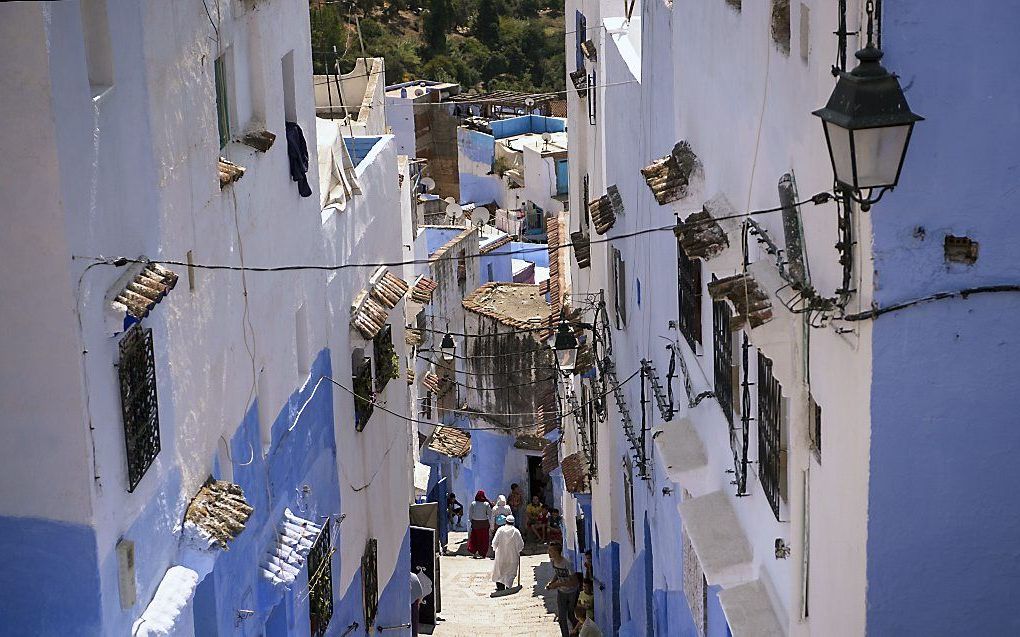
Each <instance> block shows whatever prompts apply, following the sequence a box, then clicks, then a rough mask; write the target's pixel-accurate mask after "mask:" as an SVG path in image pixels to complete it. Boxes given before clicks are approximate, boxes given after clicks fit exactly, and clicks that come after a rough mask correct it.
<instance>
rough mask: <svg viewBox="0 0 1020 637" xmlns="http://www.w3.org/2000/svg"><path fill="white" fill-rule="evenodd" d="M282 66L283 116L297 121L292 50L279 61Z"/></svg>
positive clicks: (289, 120) (290, 120)
mask: <svg viewBox="0 0 1020 637" xmlns="http://www.w3.org/2000/svg"><path fill="white" fill-rule="evenodd" d="M280 65H281V66H282V67H283V118H284V120H285V121H288V122H297V103H296V97H295V96H296V94H297V91H296V90H295V88H294V51H289V52H288V53H287V55H284V56H283V59H282V60H281V61H280Z"/></svg>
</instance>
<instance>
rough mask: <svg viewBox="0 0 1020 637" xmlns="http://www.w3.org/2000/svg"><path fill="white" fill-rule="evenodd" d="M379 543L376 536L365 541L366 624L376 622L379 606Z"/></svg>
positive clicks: (369, 624)
mask: <svg viewBox="0 0 1020 637" xmlns="http://www.w3.org/2000/svg"><path fill="white" fill-rule="evenodd" d="M378 559H379V543H378V541H377V540H376V539H375V538H374V537H370V538H368V542H366V543H365V554H364V555H362V556H361V585H362V593H363V601H364V609H365V626H366V627H368V626H372V625H373V624H374V623H375V614H376V610H378V608H379V566H378Z"/></svg>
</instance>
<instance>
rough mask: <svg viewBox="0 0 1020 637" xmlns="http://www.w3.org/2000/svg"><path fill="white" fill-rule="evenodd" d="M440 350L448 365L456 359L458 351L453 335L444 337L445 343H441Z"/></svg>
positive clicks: (448, 334)
mask: <svg viewBox="0 0 1020 637" xmlns="http://www.w3.org/2000/svg"><path fill="white" fill-rule="evenodd" d="M439 349H440V350H442V352H443V360H444V361H446V362H447V363H449V362H451V361H452V360H453V359H454V356H455V354H454V352H456V351H457V343H456V342H455V341H454V340H453V334H450V333H449V332H447V333H446V336H444V337H443V342H442V343H440V345H439Z"/></svg>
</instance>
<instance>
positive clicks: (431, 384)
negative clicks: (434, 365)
mask: <svg viewBox="0 0 1020 637" xmlns="http://www.w3.org/2000/svg"><path fill="white" fill-rule="evenodd" d="M421 384H422V386H424V387H425V389H427V390H428V391H430V392H432V393H433V394H438V393H439V374H435V373H433V372H425V375H424V376H422V377H421Z"/></svg>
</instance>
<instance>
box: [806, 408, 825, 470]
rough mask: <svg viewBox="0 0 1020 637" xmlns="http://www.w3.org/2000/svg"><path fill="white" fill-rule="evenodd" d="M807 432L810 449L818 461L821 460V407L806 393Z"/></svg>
mask: <svg viewBox="0 0 1020 637" xmlns="http://www.w3.org/2000/svg"><path fill="white" fill-rule="evenodd" d="M808 434H809V435H810V436H811V451H813V452H814V454H815V459H816V460H818V462H821V461H822V407H821V405H819V404H818V403H816V402H815V397H814V396H812V395H810V394H808Z"/></svg>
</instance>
